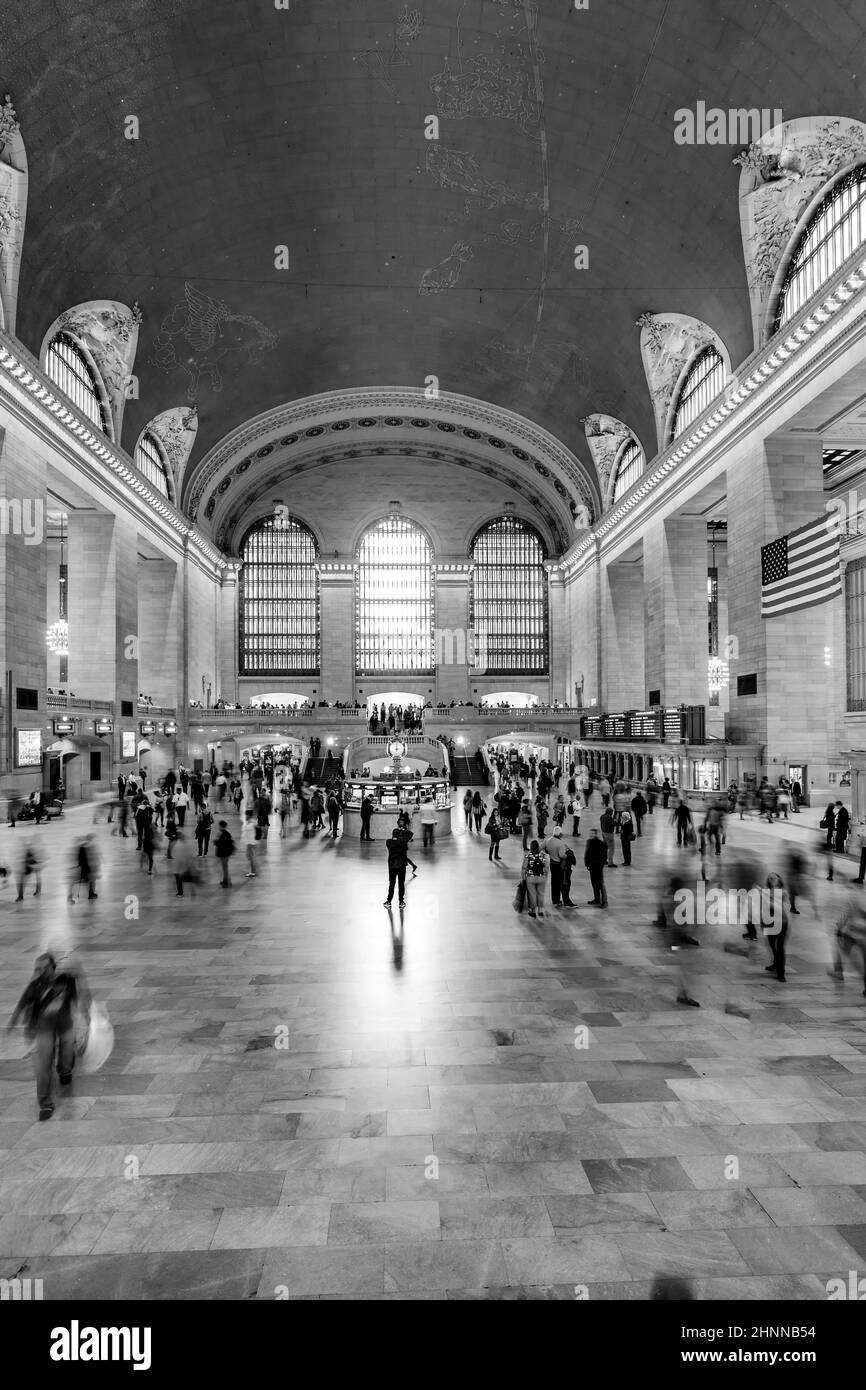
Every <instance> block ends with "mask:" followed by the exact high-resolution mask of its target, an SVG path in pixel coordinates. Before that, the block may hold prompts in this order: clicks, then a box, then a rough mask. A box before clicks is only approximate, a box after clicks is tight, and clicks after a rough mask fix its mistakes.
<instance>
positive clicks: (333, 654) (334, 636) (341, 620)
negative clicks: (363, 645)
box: [318, 560, 355, 700]
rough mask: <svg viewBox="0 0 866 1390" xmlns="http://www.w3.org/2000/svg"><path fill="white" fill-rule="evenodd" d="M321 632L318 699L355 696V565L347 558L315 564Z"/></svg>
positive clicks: (348, 698)
mask: <svg viewBox="0 0 866 1390" xmlns="http://www.w3.org/2000/svg"><path fill="white" fill-rule="evenodd" d="M319 583H320V589H319V602H320V611H321V632H322V675H321V680H320V688H319V696H318V698H319V699H320V700H352V699H354V696H355V566H354V565H353V564H352V563H351V561H347V560H327V561H322V562H320V564H319Z"/></svg>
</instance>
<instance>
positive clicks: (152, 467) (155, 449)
mask: <svg viewBox="0 0 866 1390" xmlns="http://www.w3.org/2000/svg"><path fill="white" fill-rule="evenodd" d="M135 466H136V468H137V469H138V471H139V473H141V474H143V475H144V477H145V478H146V479H147V481H148V482H149V483H150V484H151V485H152V486H153V487H155V488H156V490H157V492H161V493H162V495H163V497H170V496H171V489H170V488H169V481H168V468H167V466H166V462H165V457H164V455H163V452H162V445H161V444H160V443H159V441H158V440H157V439H156V437H155V436H154V435H152V434H151V433H150V431H149V430H145V431H144V434H143V435H142V436H141V438H140V439H139V441H138V443H137V444H136V446H135Z"/></svg>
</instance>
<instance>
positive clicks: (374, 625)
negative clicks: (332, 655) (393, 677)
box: [355, 512, 433, 675]
mask: <svg viewBox="0 0 866 1390" xmlns="http://www.w3.org/2000/svg"><path fill="white" fill-rule="evenodd" d="M356 559H357V574H356V594H355V669H356V671H357V673H358V675H372V674H381V673H383V672H398V671H403V672H410V671H411V672H420V673H424V672H428V671H432V670H433V551H432V547H431V545H430V541H429V540H428V538H427V536H426V535H425V534H424V532H423V531H422V530H421V527H420V526H416V524H415V522H414V521H410V520H409V519H408V517H405V516H400V515H399V514H398V513H396V512H395V513H393V514H392V515H390V516H387V517H383V518H382V520H381V521H377V522H376V523H375V524H374V525H373V526H370V527H369V528H368V529H367V530H366V531H365V532H364V534H363V536H362V537H361V541H360V544H359V546H358V551H357V556H356Z"/></svg>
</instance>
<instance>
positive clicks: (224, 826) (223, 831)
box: [214, 820, 235, 888]
mask: <svg viewBox="0 0 866 1390" xmlns="http://www.w3.org/2000/svg"><path fill="white" fill-rule="evenodd" d="M218 829H219V834H218V835H217V837H216V840H215V841H214V854H215V855H216V857H217V859H218V860H219V861H220V863H221V865H222V878H221V879H220V887H221V888H231V886H232V881H231V878H230V877H229V859H230V858H231V856H232V855H233V854H234V852H235V842H234V840H233V838H232V836H231V835H230V834H229V827H228V821H224V820H221V821H220V823H219V826H218Z"/></svg>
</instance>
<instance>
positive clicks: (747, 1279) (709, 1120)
mask: <svg viewBox="0 0 866 1390" xmlns="http://www.w3.org/2000/svg"><path fill="white" fill-rule="evenodd" d="M597 815H598V812H597V810H596V811H594V812H592V813H590V814H588V815H587V816H586V817H585V820H584V828H586V826H587V824H588V823H597ZM804 819H805V818H804ZM90 821H91V814H90V812H89V811H86V810H84V809H79V810H73V811H72V812H71V813H70V815H68V816H67V817H65V818H64V820H63V821H60V822H57V823H53V824H50V825H47V826H40V827H39V828H38V830H36V829H32V830H30V831H27V832H25V831H23V830H22V828H21V827H19V829H17V830H16V831H15V832H12V831H9V830H5V829H4V830H3V831H2V832H0V833H2V841H0V860H2V862H5V863H13V864H14V862H15V859H16V858H17V856H18V855H20V853H21V844H22V838H23V837H24V836H25V835H30V836H31V837H34V838H35V842H36V844H37V845H38V846H40V847H41V848H42V849H43V850H44V852H45V855H46V861H47V862H46V873H45V887H44V890H43V896H42V897H41V898H37V899H35V900H34V899H33V898H31V897H30V896H28V897H26V898H25V901H24V902H23V903H22V904H18V905H16V904H15V903H14V896H15V890H14V886H13V885H11V883H8V884H7V885H6V886H5V887H3V888H2V889H0V965H2V975H0V979H2V998H0V1008H2V1009H4V1010H5V1011H6V1012H5V1014H4V1015H3V1018H4V1019H5V1018H6V1017H8V1015H9V1014H10V1013H11V1011H12V1008H13V1006H14V1003H15V1001H16V1000H17V998H18V995H19V993H20V991H21V989H22V988H23V985H24V984H25V982H26V980H27V979H28V977H29V974H30V970H31V967H32V962H33V957H34V955H35V953H36V952H37V950H38V949H40V948H41V947H42V946H43V945H44V944H47V943H53V944H55V945H59V946H60V948H61V949H66V948H69V947H72V946H75V947H77V949H78V950H79V952H80V959H81V961H82V962H83V965H84V968H85V970H86V972H87V974H88V977H89V979H90V982H91V985H92V988H93V991H94V994H95V995H96V996H97V997H98V998H100V999H102V1000H103V1001H105V1002H106V1003H107V1005H108V1008H109V1011H110V1014H111V1017H112V1020H113V1023H114V1025H115V1029H116V1046H115V1050H114V1053H113V1055H112V1057H111V1058H110V1060H109V1061H108V1063H107V1064H106V1066H105V1067H104V1068H103V1070H102V1071H100V1072H99V1073H98V1074H96V1075H93V1076H85V1075H77V1076H76V1078H75V1081H74V1083H73V1086H72V1087H71V1094H70V1095H68V1096H65V1095H64V1097H63V1098H61V1099H60V1100H59V1102H58V1108H57V1111H56V1113H55V1116H54V1118H53V1119H52V1120H51V1121H50V1122H48V1123H45V1124H40V1123H38V1122H37V1121H36V1114H37V1112H36V1102H35V1092H34V1083H33V1078H32V1069H31V1062H30V1060H29V1058H28V1057H26V1056H25V1048H26V1044H25V1040H24V1037H23V1034H22V1033H21V1032H20V1030H19V1031H18V1032H16V1033H15V1034H14V1035H9V1036H6V1035H5V1034H4V1035H3V1042H2V1048H3V1050H2V1053H0V1057H2V1061H0V1277H7V1278H8V1277H12V1276H14V1275H15V1274H21V1275H23V1276H30V1277H32V1278H42V1279H43V1281H44V1295H45V1298H47V1299H62V1298H70V1297H78V1298H100V1299H111V1298H118V1297H120V1298H130V1297H131V1298H146V1299H150V1298H167V1299H174V1298H225V1299H235V1298H255V1297H258V1298H265V1299H272V1298H278V1297H290V1298H306V1297H326V1298H340V1297H344V1298H351V1299H372V1298H395V1299H403V1298H419V1299H442V1298H464V1299H465V1298H469V1299H471V1298H527V1297H528V1298H568V1299H574V1298H575V1297H583V1296H588V1297H589V1298H591V1299H605V1298H607V1299H622V1298H646V1297H647V1296H648V1294H649V1291H650V1288H651V1286H652V1281H653V1280H654V1279H655V1278H656V1277H657V1276H659V1275H662V1276H666V1275H668V1276H674V1275H676V1276H682V1277H685V1278H687V1279H689V1280H690V1281H691V1282H692V1286H693V1288H694V1291H695V1293H696V1295H697V1296H699V1297H702V1298H761V1299H765V1298H797V1299H812V1298H816V1299H820V1298H825V1297H826V1291H825V1285H826V1282H827V1280H828V1279H830V1278H832V1277H842V1278H843V1279H845V1280H847V1278H848V1271H849V1270H857V1269H858V1268H859V1267H862V1264H863V1262H864V1261H866V1001H864V999H863V997H862V994H861V989H862V981H861V980H860V979H859V978H857V974H856V972H855V971H854V970H853V969H852V970H851V971H850V972H848V974H847V976H846V982H845V984H844V985H841V986H840V985H838V984H835V983H834V982H833V981H832V980H830V979H828V977H827V974H826V967H827V965H828V964H829V963H830V957H829V949H828V940H827V927H828V925H829V924H830V923H831V921H832V920H833V914H834V913H835V912H836V911H837V908H838V904H837V902H836V900H835V898H834V899H833V900H830V899H828V898H827V897H826V895H827V894H831V893H832V894H835V895H837V896H841V894H842V893H843V891H846V890H843V889H842V888H841V887H840V886H839V884H838V877H839V875H837V883H836V884H833V885H830V884H827V883H825V882H824V877H823V869H821V870H820V872H819V876H818V877H817V878H816V879H815V880H813V882H812V885H811V886H812V887H813V889H814V890H815V895H816V897H817V899H818V906H817V908H816V906H815V904H814V903H809V902H806V901H803V902H802V904H801V906H802V914H801V915H800V916H799V917H796V918H793V919H792V922H793V923H794V925H793V928H792V939H791V943H790V959H789V971H788V980H787V983H786V984H781V983H778V982H777V981H776V980H775V979H773V978H772V977H771V976H769V975H768V974H766V973H765V972H764V970H763V968H762V967H763V965H764V964H765V960H766V956H765V952H766V947H765V944H764V943H763V942H759V943H758V946H757V947H756V948H755V953H754V956H753V958H752V959H751V960H750V959H747V958H746V957H745V956H743V955H741V954H734V953H731V952H728V953H725V951H724V950H723V949H722V947H723V946H724V945H725V944H726V943H727V944H728V945H729V946H730V945H735V946H737V947H740V948H742V942H741V941H740V939H739V938H740V933H739V931H738V930H737V929H734V928H727V929H726V928H711V927H706V928H702V929H701V928H699V929H698V931H697V935H698V936H700V938H701V942H702V944H701V946H700V948H698V949H693V950H690V951H688V952H682V953H680V954H679V955H677V956H676V957H674V956H672V955H671V953H670V952H669V951H668V950H667V949H666V948H665V947H664V946H663V945H662V942H661V937H662V933H660V932H659V931H658V930H657V929H656V928H655V927H654V926H653V924H652V918H653V916H654V911H655V901H656V899H655V882H656V881H655V878H654V874H655V872H656V870H657V868H658V865H659V864H660V863H661V862H662V860H663V858H664V854H665V853H668V854H670V853H676V851H670V849H669V846H670V840H671V836H672V831H671V829H670V827H669V825H668V823H667V818H664V819H663V818H662V817H661V816H659V815H656V816H655V817H654V818H653V820H652V821H649V822H647V824H646V826H645V832H646V833H645V835H644V837H643V839H641V840H639V841H637V842H636V845H635V851H634V859H635V865H634V867H632V868H631V869H625V868H619V869H617V870H616V872H610V873H609V874H608V880H609V891H610V909H609V911H608V912H607V913H604V912H599V911H597V910H595V909H593V908H590V907H585V906H584V903H585V900H586V898H587V897H588V896H589V895H588V893H587V891H586V889H587V887H588V884H587V880H586V875H585V872H584V870H583V868H582V862H581V864H580V867H579V869H578V872H577V878H576V885H575V886H576V891H575V895H574V896H575V901H576V902H577V903H578V908H577V909H576V910H574V911H566V910H562V909H559V910H551V909H550V907H549V904H548V909H547V912H546V915H545V916H544V917H543V918H541V919H540V920H538V921H531V920H530V919H529V918H527V917H526V916H522V917H517V916H516V915H515V913H514V912H513V910H512V906H511V899H512V896H513V886H514V883H515V880H516V866H517V863H518V861H519V844H518V843H517V842H515V841H514V840H513V839H512V840H511V841H509V842H508V843H507V844H506V845H505V846H504V847H503V861H502V863H501V864H500V865H496V864H491V863H489V862H488V858H487V841H486V839H483V843H479V841H478V840H477V839H476V837H469V836H467V835H466V834H465V832H464V831H463V828H462V815H461V814H460V813H459V808H458V810H457V811H456V812H455V829H456V830H457V833H456V834H455V835H454V836H453V838H452V839H451V840H450V842H444V843H442V844H441V845H439V846H437V847H436V848H435V849H433V850H428V851H424V850H422V849H421V847H420V845H418V846H417V848H415V849H414V851H413V853H414V858H415V860H416V861H417V863H418V865H419V875H418V877H417V879H415V880H414V881H411V882H410V884H409V888H408V894H407V896H408V906H407V909H406V911H405V914H404V917H403V919H402V920H401V917H400V915H399V914H398V913H396V912H395V914H394V918H393V920H392V921H389V916H388V913H387V912H386V910H385V909H384V908H383V906H382V899H383V897H384V896H385V892H384V890H385V886H386V875H385V873H384V848H383V846H382V844H381V843H374V844H371V845H369V846H364V845H359V844H358V843H357V842H353V841H347V842H346V843H345V844H344V843H342V842H336V843H335V842H333V841H332V840H330V839H326V838H322V839H321V840H320V841H312V842H311V841H304V840H303V839H302V838H301V836H300V833H299V831H298V829H296V828H294V829H293V830H292V831H291V833H290V836H289V838H288V839H286V840H284V841H280V840H279V839H277V838H274V837H273V836H274V835H275V832H272V838H271V839H270V841H269V842H268V845H267V852H266V853H264V854H262V855H261V856H260V870H259V874H258V877H256V878H254V879H252V878H249V879H248V878H245V877H244V867H245V866H244V865H243V864H242V863H241V859H240V856H237V857H236V858H235V859H234V860H233V868H232V873H233V878H234V887H233V888H232V889H231V890H221V889H220V888H219V886H218V883H217V878H218V874H217V866H216V863H215V862H214V861H213V859H209V860H208V861H207V869H208V875H207V879H208V881H207V883H206V884H205V885H203V886H202V887H201V888H200V889H199V891H198V896H197V897H196V898H195V899H192V898H189V897H188V898H187V899H185V900H184V901H181V900H180V899H178V898H176V897H175V896H174V880H173V879H172V878H170V877H169V876H168V874H167V867H168V866H167V865H166V863H165V861H164V860H163V861H159V860H158V861H157V872H156V874H155V876H154V877H153V878H148V877H147V875H146V874H142V873H141V871H140V870H139V866H138V857H137V855H136V853H135V841H134V840H122V839H120V838H110V833H109V827H108V826H106V825H105V824H102V825H99V826H97V827H96V833H97V835H98V837H99V841H100V846H101V850H102V855H103V869H104V872H103V876H102V879H101V881H100V885H99V897H98V899H97V901H95V902H93V903H88V902H87V900H86V898H84V899H82V900H81V901H79V902H78V903H76V904H75V905H74V906H68V905H67V904H66V902H65V893H66V888H65V882H64V879H65V877H66V871H67V867H68V862H69V860H70V857H71V850H72V844H73V842H74V841H75V839H76V834H77V835H78V836H79V837H80V835H81V834H83V833H84V832H85V831H86V830H87V829H90V828H91V827H90ZM458 821H459V822H460V826H459V829H458ZM782 836H788V837H789V839H790V840H793V839H798V838H799V842H800V843H801V844H803V845H804V846H806V845H808V846H809V847H810V848H813V847H814V833H813V832H811V831H809V830H807V828H806V826H805V824H803V825H793V826H789V827H784V826H779V827H777V826H773V827H768V826H764V827H760V826H758V825H757V824H756V823H755V822H752V823H746V824H742V825H741V824H740V823H739V822H734V824H733V825H732V826H731V827H730V832H729V836H728V845H727V847H726V850H725V854H731V853H732V852H733V851H734V850H735V849H736V845H737V843H740V844H745V843H747V842H748V843H749V845H750V846H751V847H752V848H758V849H759V850H761V851H762V852H764V851H765V855H764V857H765V860H766V865H767V867H768V868H769V867H774V860H775V858H776V857H778V851H777V850H776V849H775V848H774V846H775V845H776V844H777V843H778V841H779V839H780V837H782ZM482 838H483V837H482ZM574 843H575V845H576V847H578V848H579V849H582V847H583V845H584V843H585V840H584V839H581V840H578V841H575V842H574ZM680 853H682V851H681V852H680ZM579 858H580V860H581V861H582V855H580V856H579ZM695 865H696V859H695V858H694V857H691V869H692V873H694V870H695ZM851 872H852V870H851V866H850V861H849V862H848V863H847V864H846V877H849V878H850V876H851ZM847 891H849V892H850V891H856V890H851V889H848V890H847ZM28 893H29V890H28ZM136 913H138V915H137V916H136V915H135V914H136ZM681 960H682V961H683V962H684V963H685V965H686V967H687V973H688V984H689V990H690V992H691V993H692V994H693V995H694V996H695V997H696V998H697V999H698V1000H699V1002H700V1003H701V1005H702V1007H701V1008H700V1009H691V1008H687V1007H682V1006H679V1005H677V1003H676V1001H675V995H676V984H677V981H676V974H677V966H678V964H679V962H680V961H681ZM732 1002H733V1004H734V1006H735V1007H738V1008H740V1009H741V1010H742V1012H743V1013H744V1014H746V1015H748V1016H747V1017H741V1016H739V1015H738V1014H734V1013H730V1012H726V1011H725V1010H726V1004H728V1005H730V1004H731V1003H732ZM581 1030H583V1031H581ZM584 1044H585V1045H584Z"/></svg>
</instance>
